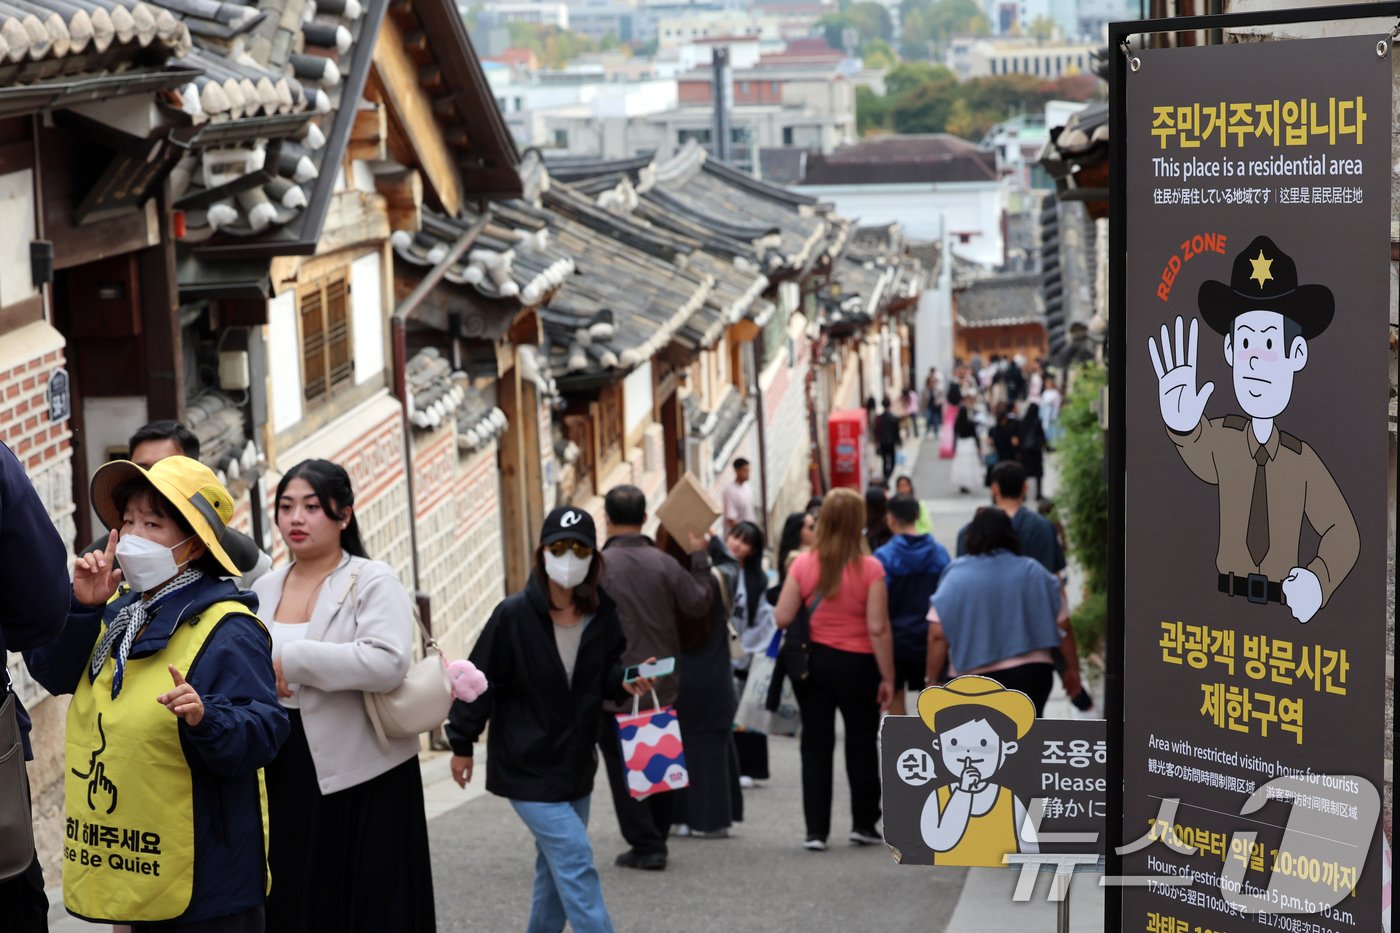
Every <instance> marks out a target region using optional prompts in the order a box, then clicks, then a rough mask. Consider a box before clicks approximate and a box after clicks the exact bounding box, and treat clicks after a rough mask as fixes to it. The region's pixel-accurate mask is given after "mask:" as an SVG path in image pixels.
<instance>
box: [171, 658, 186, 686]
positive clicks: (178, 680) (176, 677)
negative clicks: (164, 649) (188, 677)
mask: <svg viewBox="0 0 1400 933" xmlns="http://www.w3.org/2000/svg"><path fill="white" fill-rule="evenodd" d="M168 669H169V671H170V679H171V680H173V681H175V686H177V687H183V686H184V685H185V678H183V677H181V676H180V669H179V668H178V667H176V666H175V665H174V664H171V665H168Z"/></svg>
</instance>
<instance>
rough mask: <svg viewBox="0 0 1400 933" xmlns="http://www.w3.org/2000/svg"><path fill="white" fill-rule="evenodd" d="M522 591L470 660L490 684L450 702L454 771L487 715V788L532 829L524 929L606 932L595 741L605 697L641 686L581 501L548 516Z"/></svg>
mask: <svg viewBox="0 0 1400 933" xmlns="http://www.w3.org/2000/svg"><path fill="white" fill-rule="evenodd" d="M540 542H541V543H540V547H539V548H538V549H537V550H536V551H535V568H534V573H532V574H531V575H530V579H529V582H528V583H526V585H525V589H523V590H521V591H520V592H518V593H513V594H511V595H510V596H507V597H506V598H505V599H504V600H503V601H502V602H501V603H500V605H498V606H497V607H496V611H495V612H493V613H492V614H491V619H490V620H489V621H488V622H487V623H486V627H485V629H483V630H482V633H481V636H480V638H478V639H477V643H476V648H475V649H473V651H472V654H471V660H472V663H473V664H475V665H476V666H477V667H478V668H480V669H481V671H482V672H483V673H485V674H486V677H487V679H488V680H489V682H490V686H489V687H488V688H487V690H486V692H485V693H483V694H482V695H481V696H480V697H478V698H477V699H476V700H475V701H473V702H471V703H464V702H462V701H461V700H458V701H456V702H454V703H453V704H452V712H451V715H450V718H449V720H448V724H447V738H448V741H449V742H451V744H452V777H453V778H454V779H455V780H456V781H457V783H458V784H459V785H460V786H462V787H466V785H467V782H468V781H470V780H471V779H472V746H473V745H474V744H475V743H476V740H477V739H478V738H480V737H481V733H482V732H483V731H484V730H485V728H486V724H487V722H488V720H489V721H490V722H491V724H492V728H491V732H490V735H489V736H488V737H487V749H488V751H489V754H488V756H487V757H488V760H487V763H486V789H487V790H488V791H490V792H491V793H493V794H496V795H497V796H500V797H505V798H506V799H508V800H509V801H510V803H511V806H512V807H514V808H515V812H516V814H517V815H519V817H520V819H521V820H522V821H523V822H524V823H525V825H526V827H527V828H529V830H530V832H531V833H532V834H533V835H534V837H535V851H536V859H535V893H534V898H533V902H532V905H531V910H530V923H529V926H528V927H527V929H528V930H530V931H532V933H535V931H539V933H543V931H551V933H552V931H558V930H562V929H563V928H564V923H565V921H566V920H567V921H568V923H569V924H571V925H572V927H573V929H574V930H576V931H578V933H611V931H612V929H613V926H612V921H611V919H609V917H608V909H607V906H606V905H605V904H604V903H603V887H602V884H601V882H600V881H599V878H598V871H597V869H596V868H594V866H593V847H592V845H591V844H590V843H589V841H588V809H589V806H588V805H589V799H590V795H591V794H592V793H593V775H594V772H595V771H596V770H597V760H596V759H595V758H594V751H593V743H594V741H595V739H596V737H597V735H598V718H599V716H601V715H602V710H603V700H604V698H607V699H611V700H621V699H623V698H625V697H627V696H628V695H629V694H631V695H634V696H639V695H641V694H643V693H647V692H649V691H650V690H651V683H650V681H648V680H645V679H642V680H637V681H634V682H632V683H629V684H624V683H623V682H622V652H623V649H624V648H625V647H626V645H627V639H626V638H625V637H624V635H623V634H622V625H621V623H619V622H618V618H617V607H616V605H614V603H613V601H612V600H611V599H610V598H609V597H608V595H607V593H605V592H603V591H602V590H601V589H600V588H599V587H598V583H597V581H598V578H599V576H600V574H601V572H602V566H603V557H602V555H601V554H600V553H598V541H597V533H596V531H595V530H594V525H593V519H592V517H590V516H589V514H588V513H587V512H585V511H583V510H582V509H576V508H559V509H555V510H554V511H552V512H550V513H549V516H548V517H547V518H546V519H545V522H544V530H543V531H542V533H541V534H540Z"/></svg>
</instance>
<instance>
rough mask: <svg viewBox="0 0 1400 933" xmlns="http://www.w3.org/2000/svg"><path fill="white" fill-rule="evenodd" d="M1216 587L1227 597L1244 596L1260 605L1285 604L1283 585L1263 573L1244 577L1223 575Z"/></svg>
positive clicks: (1229, 574) (1230, 574)
mask: <svg viewBox="0 0 1400 933" xmlns="http://www.w3.org/2000/svg"><path fill="white" fill-rule="evenodd" d="M1216 587H1217V588H1218V589H1219V590H1220V592H1222V593H1224V594H1225V595H1227V596H1243V597H1244V598H1245V599H1248V600H1249V601H1250V602H1252V603H1259V604H1260V605H1263V604H1264V603H1281V602H1283V584H1282V583H1275V582H1274V581H1273V580H1270V579H1269V578H1268V577H1266V576H1264V575H1263V574H1262V573H1251V574H1246V575H1245V576H1243V577H1240V576H1236V575H1235V574H1233V573H1222V574H1220V576H1219V577H1218V578H1217V582H1216Z"/></svg>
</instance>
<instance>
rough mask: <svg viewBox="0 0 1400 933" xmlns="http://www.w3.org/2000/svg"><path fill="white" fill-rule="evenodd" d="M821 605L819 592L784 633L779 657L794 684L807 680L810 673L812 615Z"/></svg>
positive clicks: (799, 611)
mask: <svg viewBox="0 0 1400 933" xmlns="http://www.w3.org/2000/svg"><path fill="white" fill-rule="evenodd" d="M821 604H822V594H821V593H820V592H818V593H817V598H816V599H814V600H812V602H811V603H807V604H804V605H803V606H802V608H801V609H799V610H797V616H796V618H794V619H793V620H792V624H791V625H789V626H788V627H787V631H785V632H784V633H783V646H782V648H780V649H779V650H778V655H779V657H780V658H782V664H783V672H784V673H785V674H786V675H787V676H788V678H789V679H791V680H792V682H793V683H799V682H800V681H803V680H806V679H807V675H808V674H809V673H810V666H811V664H810V661H811V657H810V655H811V652H812V614H813V613H815V612H816V611H817V607H818V606H820V605H821Z"/></svg>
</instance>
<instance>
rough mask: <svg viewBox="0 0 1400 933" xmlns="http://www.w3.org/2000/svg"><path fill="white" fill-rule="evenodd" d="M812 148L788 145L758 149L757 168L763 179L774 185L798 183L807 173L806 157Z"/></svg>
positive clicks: (800, 182)
mask: <svg viewBox="0 0 1400 933" xmlns="http://www.w3.org/2000/svg"><path fill="white" fill-rule="evenodd" d="M813 151H814V150H811V149H798V148H794V147H790V146H784V147H781V148H779V147H772V148H763V149H760V150H759V151H758V170H759V172H761V173H762V175H763V180H764V181H766V182H771V183H772V184H775V185H800V184H802V179H803V178H805V177H806V175H807V157H808V156H810V155H811V154H812V152H813Z"/></svg>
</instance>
